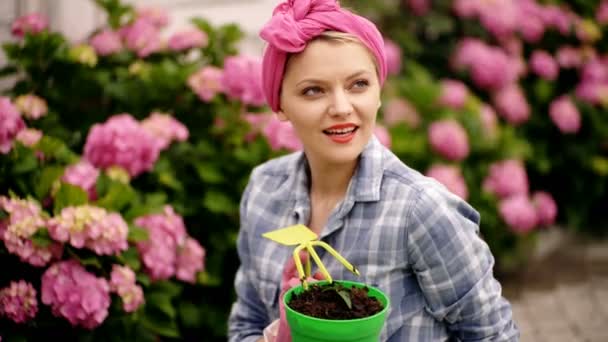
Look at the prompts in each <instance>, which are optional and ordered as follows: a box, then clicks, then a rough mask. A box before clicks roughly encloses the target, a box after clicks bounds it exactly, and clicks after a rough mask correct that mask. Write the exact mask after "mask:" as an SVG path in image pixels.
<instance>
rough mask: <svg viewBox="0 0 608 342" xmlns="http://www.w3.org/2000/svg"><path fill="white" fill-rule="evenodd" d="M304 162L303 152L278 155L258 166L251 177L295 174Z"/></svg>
mask: <svg viewBox="0 0 608 342" xmlns="http://www.w3.org/2000/svg"><path fill="white" fill-rule="evenodd" d="M302 162H303V153H302V152H293V153H290V154H287V155H284V156H281V157H276V158H273V159H270V160H268V161H266V162H264V163H262V164H260V165H258V166H256V167H255V168H254V169H253V171H252V173H251V178H254V177H267V176H281V175H289V174H293V173H294V172H295V171H296V170H297V169H298V168H299V167H300V166H301V163H302Z"/></svg>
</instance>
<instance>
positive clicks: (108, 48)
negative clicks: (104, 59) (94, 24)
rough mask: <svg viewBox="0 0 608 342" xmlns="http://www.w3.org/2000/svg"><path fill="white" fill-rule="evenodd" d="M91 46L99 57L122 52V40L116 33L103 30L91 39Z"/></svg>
mask: <svg viewBox="0 0 608 342" xmlns="http://www.w3.org/2000/svg"><path fill="white" fill-rule="evenodd" d="M91 46H92V47H93V49H95V52H96V53H97V54H98V55H100V56H108V55H111V54H114V53H117V52H120V50H122V40H121V39H120V34H119V33H118V32H116V31H113V30H110V29H105V30H103V31H101V32H99V33H97V34H95V35H94V36H93V37H91Z"/></svg>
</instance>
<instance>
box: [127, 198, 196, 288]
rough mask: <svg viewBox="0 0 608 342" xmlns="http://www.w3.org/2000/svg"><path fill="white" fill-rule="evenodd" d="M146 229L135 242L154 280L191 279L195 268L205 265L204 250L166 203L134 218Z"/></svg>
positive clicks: (193, 278)
mask: <svg viewBox="0 0 608 342" xmlns="http://www.w3.org/2000/svg"><path fill="white" fill-rule="evenodd" d="M134 222H135V224H136V225H137V226H140V227H142V228H144V229H146V230H147V231H148V233H149V235H148V236H149V238H148V240H146V241H141V242H138V243H137V249H138V251H139V253H140V254H141V257H142V260H143V263H144V267H145V269H146V271H147V273H148V274H149V275H150V277H151V278H152V279H153V280H162V279H169V278H171V277H172V276H174V275H175V276H176V277H177V278H178V279H180V280H183V281H187V282H194V280H195V276H196V272H198V271H202V270H203V268H204V264H203V262H204V250H203V248H202V247H201V246H200V245H199V244H198V242H197V241H196V240H193V239H189V236H188V235H187V232H186V227H185V226H184V221H183V219H182V217H181V216H179V215H177V214H176V213H175V211H174V210H173V208H172V207H170V206H166V207H165V209H164V212H163V213H162V214H152V215H146V216H142V217H138V218H136V219H135V221H134Z"/></svg>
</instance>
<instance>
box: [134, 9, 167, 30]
mask: <svg viewBox="0 0 608 342" xmlns="http://www.w3.org/2000/svg"><path fill="white" fill-rule="evenodd" d="M167 13H168V12H167V11H166V10H165V9H162V8H158V7H143V8H138V9H137V10H136V11H135V18H136V19H140V20H145V21H148V22H149V23H151V24H152V25H154V26H155V27H157V28H163V27H165V26H167V25H169V15H168V14H167Z"/></svg>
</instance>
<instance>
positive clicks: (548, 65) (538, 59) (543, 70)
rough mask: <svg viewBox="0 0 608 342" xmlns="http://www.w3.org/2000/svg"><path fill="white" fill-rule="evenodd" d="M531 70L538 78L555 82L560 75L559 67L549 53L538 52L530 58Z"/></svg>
mask: <svg viewBox="0 0 608 342" xmlns="http://www.w3.org/2000/svg"><path fill="white" fill-rule="evenodd" d="M530 68H531V70H532V71H533V72H534V73H535V74H537V75H538V76H540V77H542V78H544V79H546V80H550V81H553V80H555V79H556V78H557V75H558V73H559V66H558V65H557V62H556V61H555V59H553V56H551V55H550V54H549V53H548V52H547V51H543V50H536V51H534V52H533V53H532V56H531V57H530Z"/></svg>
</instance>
